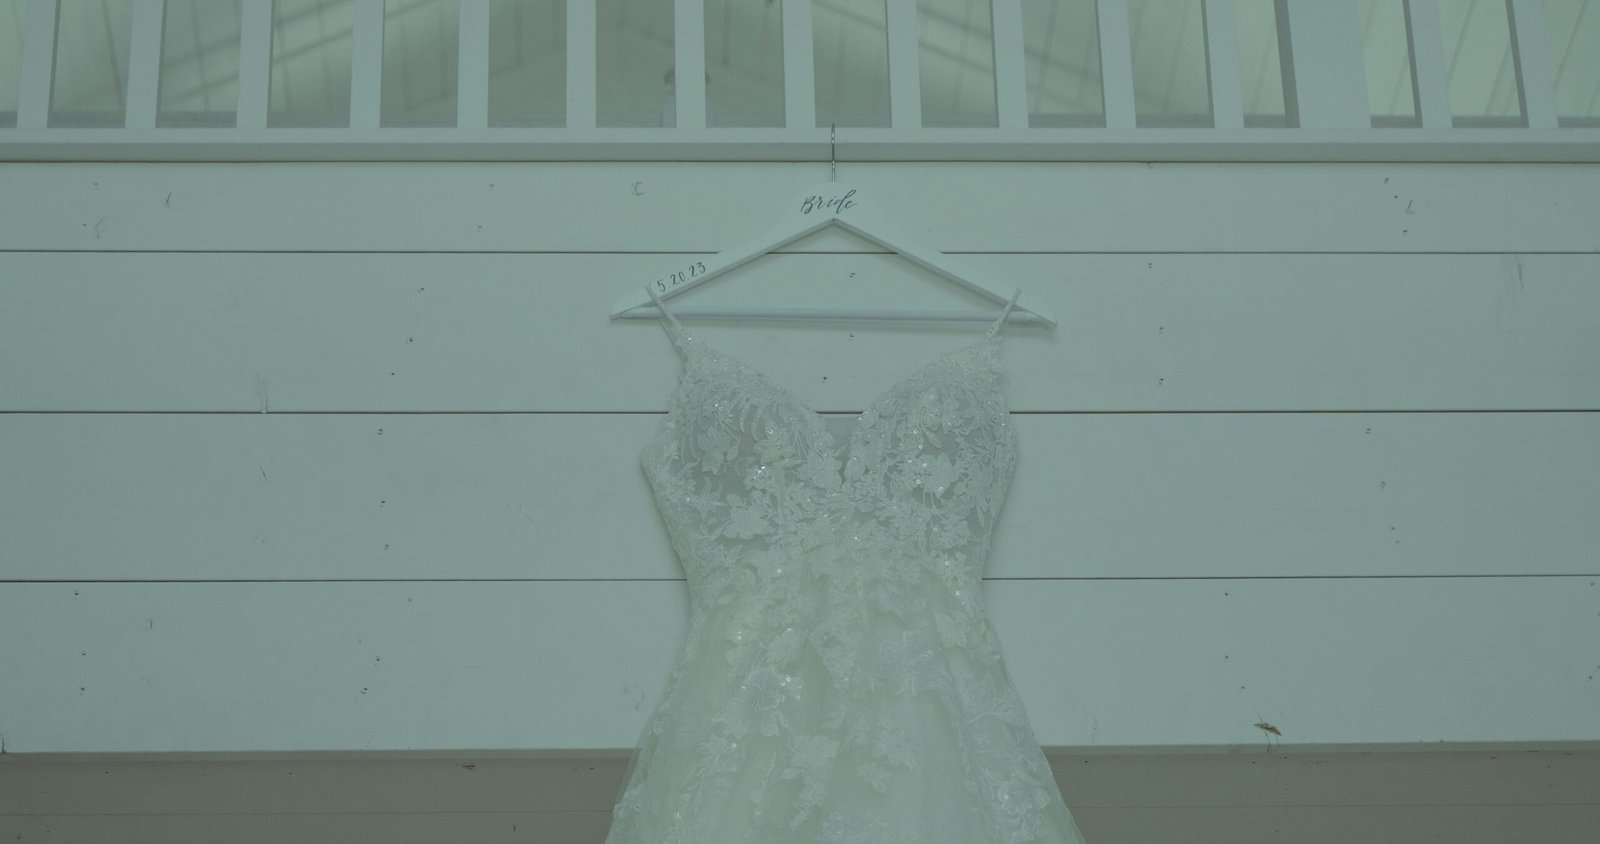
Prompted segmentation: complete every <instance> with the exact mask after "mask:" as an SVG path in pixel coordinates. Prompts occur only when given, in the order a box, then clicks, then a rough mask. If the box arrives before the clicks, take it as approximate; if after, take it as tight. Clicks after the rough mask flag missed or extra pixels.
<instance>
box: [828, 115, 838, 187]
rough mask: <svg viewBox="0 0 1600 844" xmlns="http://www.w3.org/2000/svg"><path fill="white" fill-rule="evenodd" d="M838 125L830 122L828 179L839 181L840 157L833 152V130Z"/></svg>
mask: <svg viewBox="0 0 1600 844" xmlns="http://www.w3.org/2000/svg"><path fill="white" fill-rule="evenodd" d="M838 125H839V124H837V123H829V124H828V181H830V182H837V181H839V159H838V158H837V157H835V156H834V153H833V130H834V129H835V128H836V127H837V126H838Z"/></svg>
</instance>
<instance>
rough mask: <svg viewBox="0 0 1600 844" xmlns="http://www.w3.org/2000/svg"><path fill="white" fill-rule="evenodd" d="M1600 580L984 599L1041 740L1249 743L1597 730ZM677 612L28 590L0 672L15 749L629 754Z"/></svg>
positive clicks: (495, 590) (107, 589) (8, 596)
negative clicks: (1269, 734)
mask: <svg viewBox="0 0 1600 844" xmlns="http://www.w3.org/2000/svg"><path fill="white" fill-rule="evenodd" d="M532 553H537V551H536V550H535V551H533V552H532ZM1597 584H1600V577H1596V576H1588V577H1563V578H1516V579H1512V580H1503V579H1480V578H1447V579H1434V578H1419V579H1398V580H1396V579H1366V578H1354V579H1339V578H1334V579H1295V580H1265V581H1262V580H1172V581H1128V580H1105V581H1102V582H1094V583H1083V582H1069V581H1040V582H1027V583H1017V582H997V583H986V584H985V586H984V599H985V600H986V601H987V603H988V606H989V607H990V612H991V614H992V617H993V619H994V628H995V631H996V635H997V636H998V638H999V641H1000V642H1001V644H1002V648H1003V651H1004V653H1005V655H1006V662H1007V667H1008V669H1009V672H1010V676H1011V677H1012V679H1013V681H1014V682H1015V684H1016V686H1017V689H1018V691H1019V693H1020V694H1021V697H1022V699H1023V703H1024V707H1025V709H1026V711H1027V713H1028V715H1029V718H1030V720H1031V722H1032V723H1033V725H1034V727H1035V730H1036V732H1037V737H1038V740H1039V742H1040V743H1041V745H1044V746H1048V747H1105V746H1115V747H1122V748H1125V749H1132V748H1146V749H1161V750H1174V749H1179V748H1185V747H1189V748H1192V747H1198V746H1206V747H1209V748H1212V749H1234V750H1238V751H1246V750H1252V749H1254V750H1259V749H1260V748H1261V747H1262V743H1263V740H1264V734H1263V733H1262V731H1261V730H1260V729H1259V728H1257V727H1256V726H1254V725H1255V724H1256V723H1257V722H1267V723H1271V724H1273V725H1274V726H1276V727H1277V728H1278V729H1279V732H1280V734H1281V740H1282V741H1283V742H1285V743H1289V744H1295V745H1302V746H1314V745H1339V744H1344V743H1358V744H1367V745H1374V744H1375V745H1403V746H1413V745H1416V744H1419V743H1424V742H1428V743H1431V742H1532V743H1550V742H1563V741H1584V740H1592V739H1593V738H1594V736H1596V735H1597V734H1600V706H1596V695H1597V694H1600V691H1597V690H1600V683H1597V682H1596V681H1595V679H1594V677H1595V676H1596V673H1597V671H1600V668H1596V662H1597V660H1596V658H1595V654H1594V648H1593V647H1592V643H1593V642H1594V641H1595V640H1596V637H1597V636H1600V613H1596V612H1595V601H1596V596H1597V595H1600V585H1597ZM686 620H687V609H686V602H685V599H684V594H683V588H682V584H679V583H653V582H606V583H595V582H432V583H279V582H269V583H188V584H173V583H71V584H67V583H53V584H12V585H10V586H8V587H7V588H6V589H4V590H0V639H3V640H4V641H6V642H9V643H13V646H12V647H7V648H5V649H0V676H5V677H10V678H16V677H24V678H27V680H28V682H25V683H7V684H5V686H4V687H3V688H0V712H4V713H5V716H4V717H5V722H4V732H5V735H6V742H7V748H8V749H9V750H12V751H15V752H19V753H33V752H55V753H59V752H75V751H88V752H97V753H106V752H148V751H153V750H163V751H176V752H204V751H230V752H239V751H277V750H284V751H303V750H323V751H339V750H348V751H369V750H408V751H410V750H439V749H472V748H487V749H495V748H499V749H516V748H538V749H543V750H584V749H596V748H611V749H618V748H626V747H629V746H631V745H632V743H633V742H634V741H635V740H636V739H637V737H638V735H639V732H640V731H641V730H642V728H643V725H644V724H645V723H646V719H647V718H648V716H649V714H650V712H651V711H652V710H653V708H654V705H655V703H656V701H658V700H659V695H660V693H661V690H662V688H663V684H664V683H665V680H666V675H667V672H668V670H669V668H670V664H671V660H672V659H673V658H674V655H675V653H676V651H677V649H678V648H679V647H680V643H681V642H682V639H683V634H684V632H685V626H686ZM646 630H648V631H650V633H649V634H648V635H645V634H642V632H641V631H646ZM580 631H581V633H580ZM575 633H577V634H579V635H581V637H582V641H581V642H578V641H575V640H574V635H575ZM1534 653H1537V654H1538V655H1539V656H1538V658H1537V659H1530V658H1529V654H1534ZM1374 712H1383V713H1385V717H1384V718H1383V719H1381V720H1374V719H1373V718H1372V717H1370V716H1371V713H1374ZM1507 713H1515V717H1508V715H1507ZM1275 740H1277V738H1276V737H1275Z"/></svg>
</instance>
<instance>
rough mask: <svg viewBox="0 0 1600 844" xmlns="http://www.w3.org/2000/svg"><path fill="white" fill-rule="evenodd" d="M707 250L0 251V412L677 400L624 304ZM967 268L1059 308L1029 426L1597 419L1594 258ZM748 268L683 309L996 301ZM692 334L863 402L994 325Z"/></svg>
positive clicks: (833, 407)
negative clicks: (1159, 418)
mask: <svg viewBox="0 0 1600 844" xmlns="http://www.w3.org/2000/svg"><path fill="white" fill-rule="evenodd" d="M837 235H838V237H839V238H841V239H844V238H848V237H849V236H848V235H844V234H843V233H837ZM701 257H703V256H702V255H700V254H689V255H682V254H680V255H671V254H618V255H565V254H555V255H534V256H530V255H515V254H512V255H482V254H468V255H430V254H419V255H395V254H380V255H368V254H333V255H329V254H257V253H249V252H245V253H223V254H189V253H154V254H126V253H105V254H101V253H72V254H62V253H46V252H21V253H9V254H6V253H0V359H3V360H7V361H12V362H14V363H13V365H12V366H8V367H0V409H4V410H11V411H17V410H29V411H52V412H54V411H118V412H129V411H140V412H144V411H159V412H170V411H185V412H190V411H204V412H233V413H238V412H252V413H253V412H261V411H270V412H288V411H297V412H316V413H353V412H386V413H395V412H416V411H421V412H459V411H467V412H518V413H522V412H586V413H603V412H659V411H661V410H662V409H663V408H664V407H665V402H666V398H667V395H668V393H669V392H670V390H671V385H672V382H673V380H674V379H675V378H676V377H677V375H678V372H679V364H678V360H677V356H676V355H675V354H674V352H673V350H672V347H671V345H670V344H669V343H668V342H667V338H666V336H665V334H663V332H662V330H661V328H660V327H659V326H660V323H659V320H657V319H656V318H649V319H628V320H611V319H609V317H608V314H609V312H610V309H611V307H612V303H613V301H614V300H615V299H616V297H618V296H619V295H622V294H624V293H626V292H628V291H629V290H630V289H634V290H641V293H640V295H641V296H643V293H642V287H643V285H644V283H645V281H646V280H648V279H651V278H655V277H657V276H659V275H661V274H663V273H666V272H668V271H670V270H673V269H677V268H682V267H685V266H687V265H688V264H689V263H691V262H693V261H695V260H698V259H700V258H701ZM961 260H962V261H963V262H965V263H967V264H969V265H971V266H974V267H978V268H980V269H982V270H983V271H985V272H987V273H989V274H991V275H992V276H994V277H996V278H999V279H1002V280H1013V279H1014V280H1015V283H1016V284H1018V285H1020V286H1022V287H1023V288H1024V289H1026V290H1028V291H1029V292H1030V294H1037V295H1039V296H1040V297H1041V298H1042V299H1044V300H1045V301H1046V302H1048V303H1049V304H1050V306H1051V307H1052V308H1053V309H1054V311H1055V313H1056V315H1057V317H1058V319H1059V320H1060V324H1059V325H1058V326H1057V328H1056V329H1055V330H1054V332H1053V333H1047V332H1046V331H1045V330H1044V329H1042V328H1040V327H1038V326H1030V325H1017V326H1007V328H1006V333H1005V335H1004V339H1003V342H1004V347H1003V355H1004V359H1005V365H1006V378H1007V388H1006V390H1007V397H1008V399H1009V401H1010V403H1011V406H1012V409H1013V410H1015V411H1017V412H1019V413H1042V412H1067V411H1071V412H1135V411H1138V412H1149V411H1154V412H1196V411H1227V412H1235V411H1291V412H1319V411H1339V412H1351V411H1354V412H1363V413H1365V412H1374V411H1404V412H1418V411H1439V410H1449V411H1456V410H1462V411H1481V410H1492V411H1505V410H1540V411H1547V410H1592V409H1595V408H1600V343H1597V342H1596V337H1600V284H1597V283H1596V281H1595V279H1596V278H1600V255H1530V254H1508V255H1489V256H1480V255H1370V254H1340V255H1324V254H1317V255H1170V254H1155V253H1151V254H1104V253H1099V252H1095V253H1086V254H1080V255H1055V254H1044V255H1035V254H1023V255H1017V254H999V255H996V254H974V255H966V256H962V259H961ZM738 273H739V276H738V277H734V276H729V277H725V278H721V279H715V280H713V281H712V282H711V283H709V284H707V285H706V286H704V287H702V288H698V289H695V290H692V291H689V292H688V293H686V294H685V295H684V296H682V297H678V298H675V299H673V300H672V304H671V305H669V307H679V308H689V307H695V306H702V305H723V306H725V305H737V304H757V305H790V306H804V305H808V304H815V303H828V304H837V305H863V306H867V307H929V308H936V309H972V308H984V309H996V307H997V306H995V305H992V304H989V303H986V302H984V301H983V300H981V299H979V298H978V297H976V296H973V295H971V294H970V293H968V292H967V291H965V290H959V289H957V288H956V287H955V285H953V284H950V283H947V282H945V281H943V280H942V279H939V278H937V277H935V276H933V275H932V274H931V273H929V272H927V271H925V270H922V269H920V268H918V267H916V266H914V265H913V264H911V263H910V262H909V261H907V260H905V259H903V258H901V257H899V256H897V255H893V254H888V255H885V254H867V255H861V254H795V255H778V256H768V257H765V258H761V259H758V260H757V261H756V262H754V263H753V264H751V265H749V266H748V267H746V268H741V269H740V270H739V271H738ZM636 285H637V286H636ZM685 324H692V325H694V326H695V330H697V331H700V332H701V336H702V337H703V338H704V339H706V341H707V342H709V343H712V344H713V345H716V346H717V347H718V348H721V349H724V350H725V351H728V352H731V353H733V354H735V355H738V356H740V357H741V358H743V359H744V360H745V361H747V362H748V363H750V364H751V365H753V366H756V367H758V368H760V369H762V370H763V371H765V372H768V373H769V374H770V375H772V376H773V377H774V378H777V379H779V380H780V381H782V382H783V383H784V384H785V385H786V386H789V387H790V388H791V389H793V390H795V391H796V392H797V393H799V394H801V396H802V397H803V398H804V399H806V400H807V402H808V403H809V404H810V405H811V406H812V407H815V408H817V409H818V410H821V411H852V412H854V411H859V410H860V409H861V408H862V407H864V406H865V404H866V403H867V402H868V401H870V400H871V399H872V398H874V397H876V396H877V395H878V394H879V393H881V392H882V391H883V390H884V389H885V388H887V387H888V386H890V385H891V384H893V383H895V382H896V381H898V380H899V379H900V378H901V377H903V376H904V375H905V374H906V373H908V372H909V371H911V370H912V369H914V368H916V367H917V366H919V365H920V364H922V363H923V362H925V361H927V360H929V359H931V358H932V357H934V356H935V355H937V354H938V353H940V352H942V351H945V350H947V349H950V348H953V347H955V346H958V345H962V344H964V343H966V342H969V341H970V340H971V339H972V338H974V337H976V336H977V335H978V334H979V332H981V331H982V329H983V326H981V325H979V324H976V323H955V324H946V325H939V326H934V327H921V326H896V325H893V324H887V323H877V324H861V325H842V326H834V325H826V324H820V323H788V324H781V323H751V324H748V325H739V324H736V323H732V322H727V321H711V320H695V321H692V322H691V321H686V323H685ZM19 364H20V365H19Z"/></svg>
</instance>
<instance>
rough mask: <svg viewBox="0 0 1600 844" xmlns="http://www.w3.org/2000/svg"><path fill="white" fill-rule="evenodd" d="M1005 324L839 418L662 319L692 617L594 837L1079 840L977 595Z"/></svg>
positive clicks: (662, 498) (990, 502) (650, 448)
mask: <svg viewBox="0 0 1600 844" xmlns="http://www.w3.org/2000/svg"><path fill="white" fill-rule="evenodd" d="M1012 301H1013V303H1014V302H1015V299H1013V300H1012ZM657 303H658V305H659V303H660V300H659V299H658V300H657ZM1010 307H1011V305H1007V311H1009V309H1010ZM662 312H663V313H666V314H667V315H668V317H669V318H670V316H671V315H670V313H668V312H667V311H666V309H665V308H664V307H663V308H662ZM1003 320H1004V314H1002V316H1001V320H999V321H997V322H996V323H995V325H994V326H993V327H992V328H991V329H990V332H989V334H988V335H987V336H986V337H985V338H984V339H982V340H979V341H977V342H974V343H971V344H969V345H966V346H962V347H960V348H957V349H953V350H951V351H948V352H945V353H944V354H942V355H940V356H939V357H938V358H936V359H935V360H933V361H932V362H930V363H928V364H926V365H925V366H923V367H922V368H921V369H919V370H917V371H916V372H914V373H912V374H911V375H909V376H907V377H906V378H905V379H903V380H902V381H901V382H900V383H899V384H896V385H895V386H894V387H892V388H890V389H889V391H888V392H886V393H884V394H883V395H881V396H880V397H879V398H877V399H876V400H874V401H873V402H872V403H871V404H870V405H869V406H868V407H867V408H866V410H865V411H864V412H862V413H861V414H859V415H857V416H854V417H849V418H843V419H839V420H829V419H828V418H827V417H824V416H822V415H820V414H818V413H816V412H814V411H812V410H811V409H810V408H808V407H807V406H806V405H805V404H804V403H803V402H801V401H800V400H799V399H798V397H796V396H795V395H794V394H792V393H790V392H789V391H787V390H785V389H784V388H783V387H781V386H780V385H778V384H777V383H775V382H773V381H772V380H771V379H770V378H768V377H767V376H766V375H764V374H763V373H761V372H760V371H758V370H755V369H753V368H751V367H749V366H747V365H745V364H744V363H743V362H741V361H739V360H738V359H737V358H735V357H733V356H732V355H729V354H726V353H723V352H720V351H718V350H716V349H714V348H712V347H710V346H707V345H706V344H704V343H703V342H702V341H700V340H698V339H696V338H693V337H691V336H690V335H689V334H687V333H686V332H684V330H683V329H682V327H681V325H679V324H678V323H677V320H676V319H671V320H670V322H666V323H663V325H664V326H665V327H666V329H667V332H668V336H669V337H670V338H671V340H672V342H673V345H674V347H675V348H677V350H678V351H679V353H680V355H681V357H682V362H683V369H682V375H681V376H680V378H679V381H678V384H677V387H676V389H675V390H674V391H673V393H672V396H671V398H670V399H669V402H668V413H667V416H666V417H665V419H664V420H663V421H662V424H661V427H660V429H659V431H658V433H657V435H656V436H655V438H654V439H653V440H652V441H651V442H649V443H648V444H647V445H646V446H645V447H644V450H643V451H642V453H641V455H640V465H641V467H642V468H643V470H644V473H645V476H646V479H647V480H648V482H649V484H650V488H651V491H652V494H653V495H654V497H655V500H656V504H657V507H658V509H659V510H660V512H661V514H662V517H663V519H664V521H665V523H666V525H667V529H668V535H669V537H670V539H671V543H672V546H673V549H674V551H675V552H676V553H677V555H678V558H679V560H680V562H681V563H682V565H683V568H684V572H685V574H686V576H687V584H688V588H689V594H690V620H689V632H688V635H687V637H686V640H685V642H684V645H683V648H682V650H681V651H680V652H679V654H678V656H677V659H676V661H675V663H674V665H673V668H672V671H671V673H670V676H669V678H668V680H667V685H666V689H665V694H664V696H663V698H662V700H661V702H660V704H659V705H658V706H657V708H656V710H655V711H654V712H653V713H652V714H651V716H650V718H649V720H648V722H647V723H646V725H645V728H644V731H643V733H642V734H641V736H640V740H639V743H638V745H637V746H636V747H635V748H634V752H633V756H632V758H631V760H630V763H629V765H628V772H627V774H626V775H625V782H624V788H623V791H622V793H621V795H620V797H619V799H618V801H617V803H616V806H615V808H614V810H613V818H612V826H611V830H610V833H609V834H608V836H607V838H606V842H607V844H735V842H738V843H739V844H743V842H750V843H751V844H755V842H762V844H771V843H772V842H807V844H813V842H816V843H817V844H896V843H897V842H906V844H910V842H916V843H917V844H940V842H949V844H956V843H957V842H959V844H988V843H989V842H994V844H1001V842H1004V844H1020V843H1021V842H1052V844H1056V843H1057V842H1064V843H1065V844H1079V843H1080V842H1082V840H1083V839H1082V836H1081V834H1080V833H1079V832H1078V830H1077V827H1076V825H1075V824H1074V822H1073V819H1072V817H1071V815H1070V813H1069V812H1068V810H1067V808H1066V806H1065V804H1064V803H1063V801H1062V798H1061V794H1060V791H1059V790H1058V788H1057V786H1056V783H1055V780H1054V777H1053V775H1052V774H1051V771H1050V768H1049V766H1048V764H1047V762H1046V760H1045V757H1044V754H1043V752H1042V750H1041V749H1040V747H1039V745H1038V742H1037V741H1036V740H1035V738H1034V734H1033V731H1032V728H1031V726H1030V724H1029V721H1028V718H1027V715H1026V713H1025V712H1024V710H1023V708H1022V703H1021V700H1020V699H1019V698H1018V696H1017V693H1016V691H1015V689H1014V688H1013V686H1012V683H1011V680H1010V678H1009V676H1008V675H1007V674H1006V669H1005V665H1004V663H1003V660H1002V658H1001V652H1000V645H999V641H998V640H997V638H996V636H995V633H994V630H993V628H992V627H991V626H990V624H989V621H988V617H987V613H986V610H985V608H984V605H983V601H982V597H981V595H980V593H979V587H980V584H981V578H982V574H983V568H984V566H985V564H986V561H987V557H988V549H989V541H990V535H991V533H992V531H993V527H994V524H995V521H996V519H997V517H998V514H999V512H1000V508H1001V505H1002V503H1003V501H1004V498H1005V494H1006V490H1007V487H1008V486H1009V484H1010V481H1011V477H1012V473H1013V470H1014V468H1015V464H1016V435H1015V432H1014V431H1013V430H1012V427H1011V425H1010V424H1009V409H1008V408H1007V406H1006V403H1005V399H1004V395H1003V393H1002V391H1001V389H1000V385H1001V377H1002V367H1001V361H1000V349H999V338H998V334H997V333H996V330H997V329H998V327H999V325H1000V324H1001V322H1003ZM830 422H840V423H844V425H845V428H844V432H843V434H842V437H841V436H836V435H835V433H834V430H833V428H832V427H830Z"/></svg>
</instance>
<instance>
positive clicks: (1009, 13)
mask: <svg viewBox="0 0 1600 844" xmlns="http://www.w3.org/2000/svg"><path fill="white" fill-rule="evenodd" d="M989 11H990V17H991V18H992V21H991V25H990V28H991V31H992V32H994V104H995V111H996V117H997V118H998V120H997V123H998V125H999V126H1000V128H1002V129H1024V128H1027V126H1028V77H1027V69H1026V67H1025V66H1024V64H1023V40H1022V3H1021V0H990V5H989Z"/></svg>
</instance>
